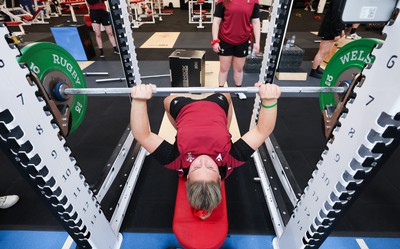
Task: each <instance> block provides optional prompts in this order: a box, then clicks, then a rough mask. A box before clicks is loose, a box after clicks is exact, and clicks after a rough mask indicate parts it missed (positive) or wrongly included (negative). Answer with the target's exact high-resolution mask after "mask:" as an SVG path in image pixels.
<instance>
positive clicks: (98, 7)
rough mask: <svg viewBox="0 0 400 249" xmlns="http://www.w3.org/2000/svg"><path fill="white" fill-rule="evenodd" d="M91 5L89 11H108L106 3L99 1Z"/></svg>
mask: <svg viewBox="0 0 400 249" xmlns="http://www.w3.org/2000/svg"><path fill="white" fill-rule="evenodd" d="M88 5H89V9H91V10H107V7H106V4H105V3H104V1H99V2H97V3H95V4H88Z"/></svg>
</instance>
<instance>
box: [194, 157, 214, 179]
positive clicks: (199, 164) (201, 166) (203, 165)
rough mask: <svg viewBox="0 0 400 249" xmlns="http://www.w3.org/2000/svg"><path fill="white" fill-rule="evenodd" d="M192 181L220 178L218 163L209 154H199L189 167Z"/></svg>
mask: <svg viewBox="0 0 400 249" xmlns="http://www.w3.org/2000/svg"><path fill="white" fill-rule="evenodd" d="M187 177H188V178H189V177H190V180H191V181H207V182H209V181H215V182H217V181H218V179H219V171H218V165H217V164H216V163H215V162H214V160H212V159H211V157H209V156H207V155H201V156H198V157H197V158H196V159H194V161H193V162H192V164H191V165H190V167H189V173H188V176H187Z"/></svg>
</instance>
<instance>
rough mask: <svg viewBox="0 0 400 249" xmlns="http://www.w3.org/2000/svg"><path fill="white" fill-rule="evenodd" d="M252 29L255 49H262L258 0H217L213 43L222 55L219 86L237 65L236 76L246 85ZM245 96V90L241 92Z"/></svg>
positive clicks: (215, 49)
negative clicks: (244, 70) (244, 68)
mask: <svg viewBox="0 0 400 249" xmlns="http://www.w3.org/2000/svg"><path fill="white" fill-rule="evenodd" d="M251 32H254V46H253V53H258V52H259V51H260V33H261V30H260V5H259V2H258V0H217V1H216V3H215V12H214V19H213V24H212V39H213V40H212V42H211V45H212V47H213V50H214V52H215V53H218V55H219V62H220V70H219V77H218V81H219V86H220V87H223V86H224V84H225V82H226V80H227V78H228V72H229V69H230V67H231V64H232V67H233V79H234V81H235V85H236V86H237V87H240V86H242V81H243V67H244V64H245V62H246V56H247V55H248V50H249V45H250V46H251V44H249V40H250V36H251ZM238 97H239V98H240V99H245V98H246V95H245V94H244V93H239V94H238Z"/></svg>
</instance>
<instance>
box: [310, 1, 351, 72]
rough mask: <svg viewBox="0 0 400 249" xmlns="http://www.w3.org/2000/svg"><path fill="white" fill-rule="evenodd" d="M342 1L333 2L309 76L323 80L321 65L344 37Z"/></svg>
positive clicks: (326, 15)
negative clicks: (335, 44) (341, 13)
mask: <svg viewBox="0 0 400 249" xmlns="http://www.w3.org/2000/svg"><path fill="white" fill-rule="evenodd" d="M340 4H341V0H331V3H330V5H329V7H328V9H327V11H326V14H325V16H324V18H323V20H322V23H321V26H320V28H319V32H318V36H319V37H321V43H320V44H319V49H318V52H317V54H316V55H315V57H314V60H313V63H312V67H311V71H310V74H309V76H311V77H314V78H317V79H321V78H322V74H323V73H324V71H323V70H322V69H321V68H320V64H321V63H322V61H323V60H324V59H325V57H326V56H327V55H328V54H329V53H330V51H331V49H332V47H333V45H334V43H335V42H336V41H338V40H339V39H340V38H342V37H344V35H345V33H344V29H345V24H344V23H343V22H342V20H341V16H340V15H339V14H338V13H339V12H340Z"/></svg>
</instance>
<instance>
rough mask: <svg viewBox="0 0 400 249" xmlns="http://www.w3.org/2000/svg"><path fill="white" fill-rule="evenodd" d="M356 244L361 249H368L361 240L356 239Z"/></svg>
mask: <svg viewBox="0 0 400 249" xmlns="http://www.w3.org/2000/svg"><path fill="white" fill-rule="evenodd" d="M356 241H357V244H358V245H359V246H360V248H361V249H369V247H368V246H367V243H365V241H364V240H363V239H356Z"/></svg>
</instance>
